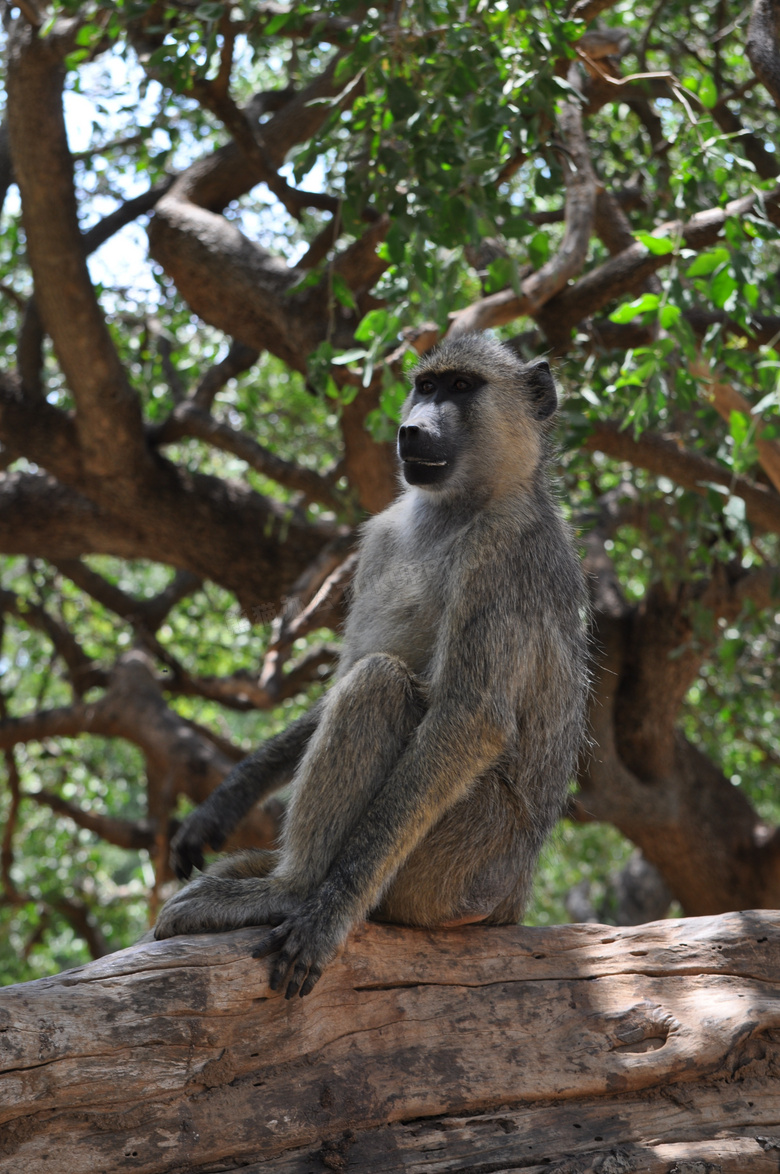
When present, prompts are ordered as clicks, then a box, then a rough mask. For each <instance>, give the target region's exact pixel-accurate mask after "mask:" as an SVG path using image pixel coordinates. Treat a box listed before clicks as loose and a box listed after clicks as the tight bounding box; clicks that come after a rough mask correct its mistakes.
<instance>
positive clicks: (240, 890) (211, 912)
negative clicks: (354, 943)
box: [154, 874, 300, 939]
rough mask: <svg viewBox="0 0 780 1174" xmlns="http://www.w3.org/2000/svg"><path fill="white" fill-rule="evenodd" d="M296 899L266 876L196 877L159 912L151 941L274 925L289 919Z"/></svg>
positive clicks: (297, 902) (294, 907) (297, 898)
mask: <svg viewBox="0 0 780 1174" xmlns="http://www.w3.org/2000/svg"><path fill="white" fill-rule="evenodd" d="M299 903H300V898H299V897H297V896H293V895H292V894H291V893H290V892H289V891H287V890H285V889H283V888H282V887H281V886H280V885H279V884H278V883H277V882H275V881H274V880H272V879H271V878H270V877H266V878H265V879H259V878H249V879H244V880H236V879H233V878H228V877H221V876H209V875H208V874H207V875H206V876H199V877H197V879H196V880H194V881H191V882H190V884H188V885H187V886H186V887H185V888H183V889H182V890H181V891H180V892H178V893H176V894H175V896H173V897H171V899H170V901H166V903H165V905H164V906H163V908H162V909H161V910H160V915H159V917H158V918H157V924H156V925H155V927H154V936H155V938H158V939H159V938H172V937H176V936H177V935H179V934H192V933H221V932H224V931H225V930H229V929H240V928H241V927H242V926H245V925H276V924H278V922H280V921H282V920H283V919H284V918H285V917H287V916H289V915H290V914H291V913H292V912H293V911H294V910H295V909H296V908H297V906H298V904H299Z"/></svg>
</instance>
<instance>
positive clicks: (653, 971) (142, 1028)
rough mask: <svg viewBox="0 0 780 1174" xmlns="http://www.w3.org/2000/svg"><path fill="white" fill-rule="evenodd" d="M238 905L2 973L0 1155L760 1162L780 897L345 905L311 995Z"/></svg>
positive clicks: (410, 1167) (527, 1168) (636, 1166)
mask: <svg viewBox="0 0 780 1174" xmlns="http://www.w3.org/2000/svg"><path fill="white" fill-rule="evenodd" d="M257 937H258V931H257V930H252V929H248V930H241V931H238V932H236V933H231V934H224V935H204V936H201V937H192V938H175V939H171V940H168V941H165V942H157V943H152V944H148V945H139V946H135V947H133V948H131V949H129V950H124V951H122V952H120V953H118V954H113V955H110V956H108V957H106V958H102V959H100V960H99V961H97V962H94V963H91V964H90V965H88V966H85V967H82V968H80V969H78V970H72V971H69V972H66V973H65V974H62V975H58V976H57V977H55V978H50V979H41V980H39V981H37V982H32V983H25V984H22V985H20V986H17V987H8V988H6V989H5V990H3V991H0V1122H2V1125H0V1171H2V1174H6V1172H7V1174H11V1172H14V1174H16V1172H17V1171H22V1170H24V1171H26V1172H29V1174H43V1172H44V1171H46V1172H51V1171H56V1172H57V1174H95V1172H99V1171H105V1172H107V1174H110V1172H113V1171H115V1170H132V1171H140V1172H143V1174H163V1172H167V1171H173V1170H182V1171H184V1170H186V1171H188V1172H193V1174H194V1172H196V1171H197V1172H201V1171H202V1172H204V1174H205V1171H217V1170H220V1171H223V1170H234V1169H238V1168H239V1167H240V1168H241V1169H243V1170H247V1171H256V1172H258V1174H259V1172H260V1171H266V1170H267V1171H269V1172H271V1171H273V1172H281V1171H284V1172H289V1174H310V1172H314V1171H324V1170H355V1171H372V1172H373V1171H381V1172H383V1174H384V1172H387V1174H390V1172H391V1171H392V1172H395V1171H415V1172H419V1174H423V1172H425V1174H434V1172H436V1174H438V1172H442V1174H443V1172H444V1171H447V1172H450V1171H461V1172H462V1174H465V1172H466V1171H479V1172H481V1174H487V1172H488V1171H501V1170H507V1171H508V1170H522V1171H524V1174H532V1172H534V1171H537V1170H538V1171H542V1170H544V1171H545V1172H547V1174H549V1172H550V1171H557V1172H558V1174H564V1172H565V1174H584V1172H585V1171H591V1170H592V1171H594V1172H595V1171H600V1172H601V1174H626V1172H628V1171H637V1172H645V1171H648V1172H653V1174H656V1172H658V1174H672V1172H674V1174H717V1172H718V1171H721V1172H725V1171H728V1172H731V1171H734V1172H735V1174H736V1172H737V1171H739V1174H743V1172H752V1171H754V1170H755V1171H756V1172H763V1171H769V1170H772V1171H775V1172H776V1171H778V1170H780V1084H778V1082H777V1076H778V1074H779V1073H780V986H779V985H778V980H780V913H775V912H767V911H759V912H750V913H731V914H725V915H723V916H720V917H709V918H689V919H685V920H680V921H664V922H656V923H653V924H650V925H645V926H637V927H631V928H625V929H623V928H618V929H616V928H614V927H607V926H594V925H575V926H571V925H570V926H557V927H554V928H550V929H528V928H523V927H517V928H514V927H512V928H506V927H502V928H495V929H480V928H479V927H468V928H464V929H461V930H449V931H436V932H429V931H422V930H410V929H401V928H398V927H393V926H379V925H365V926H364V927H362V928H361V929H360V930H359V931H358V932H356V933H355V934H354V935H353V936H352V937H351V938H350V940H349V942H348V943H347V947H346V949H345V950H344V952H343V954H342V956H341V957H340V958H339V959H338V960H337V961H336V962H335V963H334V964H333V965H332V966H331V968H330V969H329V970H328V971H327V972H326V974H325V976H324V977H323V979H322V981H321V982H320V984H319V985H318V986H317V987H316V989H315V991H314V992H313V994H312V995H310V996H309V997H308V998H306V999H304V1000H301V999H294V1000H292V1001H290V1002H286V1001H285V1000H284V999H283V998H282V997H281V996H279V995H277V994H274V993H273V992H271V991H270V990H269V989H268V986H267V982H266V973H267V963H265V962H257V961H253V960H252V958H251V957H250V954H251V949H252V947H253V945H254V943H255V941H256V940H257Z"/></svg>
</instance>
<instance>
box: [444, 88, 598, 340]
mask: <svg viewBox="0 0 780 1174" xmlns="http://www.w3.org/2000/svg"><path fill="white" fill-rule="evenodd" d="M558 121H559V127H560V131H561V135H562V138H563V140H564V143H565V147H566V152H565V155H564V157H563V172H564V179H565V182H566V230H565V232H564V237H563V241H562V242H561V246H560V248H559V249H558V252H557V253H556V254H555V256H554V257H552V258H551V259H550V260H549V261H548V262H547V263H546V264H544V265H543V266H542V267H541V269H539V270H538V272H536V273H533V274H532V275H531V276H530V277H527V278H526V279H525V281H523V282H522V283H521V287H520V289H521V293H520V294H519V295H518V294H515V293H514V291H513V290H503V291H502V292H501V293H498V294H493V295H491V296H490V297H487V298H483V299H482V301H480V302H476V303H475V304H474V305H472V306H469V307H467V309H465V310H461V311H460V312H459V313H457V314H456V315H455V316H454V318H453V320H452V325H451V326H450V330H449V334H450V335H451V336H454V335H458V334H465V333H468V332H469V331H472V330H483V329H485V328H487V327H488V326H493V325H498V324H499V323H502V322H509V321H511V320H512V319H513V318H516V317H518V316H519V315H520V314H530V315H535V314H537V313H538V312H539V310H540V309H541V307H542V306H543V305H544V304H545V302H548V301H549V300H550V298H552V297H553V296H554V295H555V294H556V293H557V292H558V290H560V289H561V288H562V287H563V286H565V285H566V283H567V281H568V280H569V279H570V278H571V277H572V276H574V274H575V273H578V272H579V271H580V269H581V268H582V265H583V264H584V261H585V258H586V256H587V252H588V244H589V241H590V234H591V231H592V229H593V217H594V212H595V206H596V190H597V183H596V176H595V174H594V172H593V167H592V166H591V162H590V156H589V154H588V147H587V142H586V139H585V134H584V132H583V129H582V111H581V108H580V106H579V105H578V104H577V103H574V102H566V103H564V105H563V107H562V109H561V113H560V116H559V120H558Z"/></svg>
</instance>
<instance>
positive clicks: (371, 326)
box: [355, 310, 390, 342]
mask: <svg viewBox="0 0 780 1174" xmlns="http://www.w3.org/2000/svg"><path fill="white" fill-rule="evenodd" d="M389 317H390V315H389V314H388V312H387V310H369V311H368V313H367V314H366V315H365V317H363V318H361V319H360V322H359V323H358V325H357V328H356V330H355V338H356V339H357V340H358V342H370V341H371V340H372V338H375V337H376V336H377V335H382V334H384V331H385V328H386V326H387V320H388V318H389Z"/></svg>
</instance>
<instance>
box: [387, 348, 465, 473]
mask: <svg viewBox="0 0 780 1174" xmlns="http://www.w3.org/2000/svg"><path fill="white" fill-rule="evenodd" d="M485 384H486V380H485V378H484V377H483V376H482V375H479V374H477V373H476V372H475V371H468V370H458V369H452V370H444V371H423V372H421V373H420V374H419V375H418V376H417V378H416V379H415V382H414V390H413V392H412V394H411V396H410V398H409V401H408V408H409V412H408V415H407V416H406V419H405V420H404V423H403V424H402V425H401V427H400V429H399V430H398V456H399V458H400V460H401V467H402V469H403V474H404V478H405V480H406V481H407V482H408V484H409V485H422V486H425V487H426V488H428V487H430V488H437V487H440V486H443V485H445V484H446V482H448V481H449V480H450V478H451V477H452V475H453V473H454V472H455V469H456V468H457V467H458V465H459V463H460V462H461V460H462V458H463V454H464V449H465V448H466V447H467V446H468V445H467V442H468V437H469V433H470V431H471V424H472V422H473V420H474V416H475V413H476V412H477V410H478V404H479V399H480V393H481V391H482V390H483V389H484V387H485Z"/></svg>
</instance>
